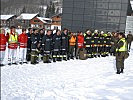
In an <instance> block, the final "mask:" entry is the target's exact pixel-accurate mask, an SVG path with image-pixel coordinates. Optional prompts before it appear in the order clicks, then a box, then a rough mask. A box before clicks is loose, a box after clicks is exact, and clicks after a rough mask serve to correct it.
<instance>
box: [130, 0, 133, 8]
mask: <svg viewBox="0 0 133 100" xmlns="http://www.w3.org/2000/svg"><path fill="white" fill-rule="evenodd" d="M130 3H131V7H132V10H133V1H130Z"/></svg>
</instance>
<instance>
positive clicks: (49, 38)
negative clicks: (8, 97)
mask: <svg viewBox="0 0 133 100" xmlns="http://www.w3.org/2000/svg"><path fill="white" fill-rule="evenodd" d="M118 33H119V32H104V31H99V30H94V31H92V30H86V32H85V33H83V32H81V31H78V32H77V33H74V32H71V31H69V30H68V29H63V30H62V31H61V30H59V29H57V30H56V32H55V33H54V32H53V31H52V30H47V31H45V30H44V29H36V28H29V29H28V33H26V29H22V33H21V34H18V33H17V32H16V28H15V27H14V26H12V27H11V28H10V32H8V33H5V30H4V29H2V28H1V32H0V42H1V43H0V53H1V57H0V65H1V66H4V63H3V60H4V58H5V50H6V45H8V65H12V64H15V65H17V64H24V63H28V62H30V63H31V64H37V63H39V62H40V60H42V61H43V63H51V62H52V61H53V62H56V61H62V60H65V61H67V60H70V59H73V60H74V59H75V58H76V59H81V60H85V59H87V58H94V57H106V56H109V55H115V53H116V47H115V44H116V43H117V42H118V37H117V35H118ZM130 47H131V46H129V50H130ZM18 49H19V52H18V53H19V54H18V55H19V60H18V59H17V50H18Z"/></svg>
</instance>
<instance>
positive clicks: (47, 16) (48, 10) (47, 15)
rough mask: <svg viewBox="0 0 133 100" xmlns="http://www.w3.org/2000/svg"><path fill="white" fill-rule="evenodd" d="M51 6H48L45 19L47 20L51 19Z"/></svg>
mask: <svg viewBox="0 0 133 100" xmlns="http://www.w3.org/2000/svg"><path fill="white" fill-rule="evenodd" d="M49 14H50V6H49V5H47V9H46V14H45V17H46V18H49V17H50V15H49Z"/></svg>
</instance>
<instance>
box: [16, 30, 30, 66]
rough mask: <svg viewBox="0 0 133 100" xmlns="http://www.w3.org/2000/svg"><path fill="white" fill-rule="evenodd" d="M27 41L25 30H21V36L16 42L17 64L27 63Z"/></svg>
mask: <svg viewBox="0 0 133 100" xmlns="http://www.w3.org/2000/svg"><path fill="white" fill-rule="evenodd" d="M27 41H28V36H27V34H26V29H22V34H20V35H19V36H18V42H19V46H20V49H19V51H20V52H19V63H20V64H23V63H27V61H26V54H27Z"/></svg>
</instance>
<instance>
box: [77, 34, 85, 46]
mask: <svg viewBox="0 0 133 100" xmlns="http://www.w3.org/2000/svg"><path fill="white" fill-rule="evenodd" d="M83 47H84V36H83V35H78V48H83Z"/></svg>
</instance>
